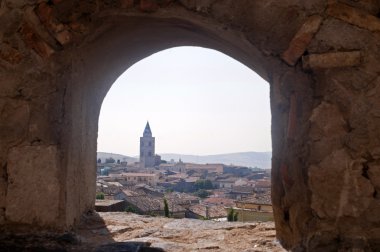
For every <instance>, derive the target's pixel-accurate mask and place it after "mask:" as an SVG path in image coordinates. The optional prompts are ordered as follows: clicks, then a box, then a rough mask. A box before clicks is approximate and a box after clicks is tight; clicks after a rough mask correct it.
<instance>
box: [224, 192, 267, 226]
mask: <svg viewBox="0 0 380 252" xmlns="http://www.w3.org/2000/svg"><path fill="white" fill-rule="evenodd" d="M235 203H236V207H234V210H235V211H236V212H237V213H238V215H237V216H238V221H273V208H272V202H271V199H270V195H269V194H266V195H261V196H255V197H252V198H250V199H245V200H241V201H236V202H235ZM226 209H227V210H228V208H226Z"/></svg>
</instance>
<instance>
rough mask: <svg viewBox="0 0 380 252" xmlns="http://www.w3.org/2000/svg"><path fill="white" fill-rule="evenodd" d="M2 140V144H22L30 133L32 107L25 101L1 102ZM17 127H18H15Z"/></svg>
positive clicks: (0, 124)
mask: <svg viewBox="0 0 380 252" xmlns="http://www.w3.org/2000/svg"><path fill="white" fill-rule="evenodd" d="M0 109H1V110H0V139H1V144H4V145H6V144H15V143H18V142H22V141H23V140H24V139H25V137H26V136H27V133H28V124H29V118H30V107H29V104H28V102H26V101H23V100H17V102H16V101H13V100H11V99H4V103H2V102H0ZM15 125H17V127H16V126H15Z"/></svg>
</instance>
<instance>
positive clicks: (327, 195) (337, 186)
mask: <svg viewBox="0 0 380 252" xmlns="http://www.w3.org/2000/svg"><path fill="white" fill-rule="evenodd" d="M362 161H363V160H352V159H351V157H350V156H349V155H348V153H347V152H346V151H345V150H344V149H341V150H337V151H334V152H332V153H331V154H330V155H329V156H327V157H326V158H325V159H324V160H323V161H322V162H321V163H320V164H319V165H318V166H311V167H310V168H309V184H310V189H311V192H312V200H311V207H312V208H313V209H314V210H315V212H316V213H317V215H318V216H319V217H320V218H331V219H334V218H337V217H338V218H339V217H343V216H346V217H358V216H360V215H361V214H362V213H363V212H364V211H366V209H367V207H368V206H369V205H370V203H371V202H372V200H373V197H372V195H373V192H374V187H373V186H372V185H371V183H370V181H369V179H367V178H365V177H364V176H362V164H361V162H362Z"/></svg>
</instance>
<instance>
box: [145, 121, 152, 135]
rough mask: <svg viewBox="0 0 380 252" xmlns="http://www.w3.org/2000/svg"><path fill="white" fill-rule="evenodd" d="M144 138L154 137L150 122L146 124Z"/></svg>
mask: <svg viewBox="0 0 380 252" xmlns="http://www.w3.org/2000/svg"><path fill="white" fill-rule="evenodd" d="M143 136H150V137H151V136H152V131H151V130H150V125H149V121H147V122H146V126H145V129H144V133H143Z"/></svg>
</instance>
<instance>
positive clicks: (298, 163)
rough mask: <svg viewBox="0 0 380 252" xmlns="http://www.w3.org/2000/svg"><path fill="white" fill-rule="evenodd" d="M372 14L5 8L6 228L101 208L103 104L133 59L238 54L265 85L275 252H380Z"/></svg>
mask: <svg viewBox="0 0 380 252" xmlns="http://www.w3.org/2000/svg"><path fill="white" fill-rule="evenodd" d="M141 6H142V8H140V7H141ZM378 12H379V4H378V2H377V1H376V0H364V1H349V0H341V1H338V2H337V1H320V0H311V1H290V0H286V1H248V0H244V1H243V0H242V1H233V0H220V1H215V0H207V1H203V0H202V1H201V0H186V1H185V0H181V1H169V0H167V1H166V0H163V1H158V0H157V1H153V0H149V1H148V0H147V1H125V0H122V1H119V0H98V1H74V0H65V1H60V0H53V1H26V0H25V1H22V0H18V1H5V0H3V1H1V3H0V23H1V27H0V83H1V85H0V169H1V172H0V176H1V179H0V190H1V191H0V223H1V229H7V230H9V231H13V232H16V231H15V229H16V228H17V227H21V226H22V227H24V231H30V232H32V230H35V229H40V230H45V229H47V228H51V229H54V230H56V231H63V230H69V229H71V228H74V227H77V224H78V223H79V220H80V218H81V216H82V214H83V213H86V212H88V211H91V209H92V208H93V204H94V195H95V183H94V181H95V176H96V175H95V169H94V167H95V162H96V159H95V157H96V138H97V130H98V128H97V123H98V116H99V111H100V107H101V104H102V101H103V99H104V97H105V95H106V94H107V91H108V90H109V88H110V87H111V86H112V83H113V82H114V81H115V80H116V79H117V78H118V77H119V76H120V74H122V73H123V72H124V71H125V70H126V69H128V68H129V67H130V66H132V65H133V64H135V63H136V62H138V61H139V60H141V59H143V58H145V57H147V56H149V55H152V54H153V53H156V52H158V51H161V50H164V49H168V48H172V47H175V46H186V45H187V46H189V45H190V46H201V47H206V48H211V49H215V50H218V51H221V52H223V53H225V54H227V55H230V56H231V57H233V58H235V59H236V60H238V61H240V62H241V63H243V64H245V65H246V66H247V67H249V68H251V69H252V70H254V71H256V72H257V73H258V74H259V75H260V76H262V77H263V78H264V79H266V80H267V81H268V82H269V83H270V85H271V111H272V141H273V143H272V146H273V158H272V185H273V188H272V201H273V208H274V217H275V220H276V236H277V238H278V240H279V242H280V243H281V245H282V246H284V247H285V248H286V249H292V250H294V251H336V250H339V249H340V250H341V251H347V250H349V249H353V250H354V249H362V250H369V249H371V250H372V251H379V250H380V242H379V241H380V236H379V235H378V233H379V228H378V223H379V218H378V217H377V216H379V211H380V206H379V196H378V187H379V185H378V180H379V179H378V177H379V174H378V172H377V170H378V168H377V167H378V165H379V162H380V161H379V160H380V149H379V146H380V137H379V136H380V133H379V129H380V114H379V111H380V102H379V99H378V97H379V96H380V88H379V87H380V78H379V77H378V75H379V74H378V73H379V65H380V60H379V59H380V49H379V48H380V47H379V34H378V30H379V27H380V26H379V21H378V18H377V17H376V16H377V15H378ZM319 17H323V22H322V23H320V18H319ZM305 22H306V23H305ZM309 22H310V23H309ZM318 27H319V28H318ZM284 52H287V53H284ZM286 55H288V56H286ZM300 55H303V56H304V58H303V63H304V66H306V68H305V69H303V68H302V67H301V66H300V65H299V64H297V62H298V60H299V57H300ZM282 56H283V57H282ZM285 56H286V57H285ZM284 60H286V61H285V63H284ZM286 62H288V63H289V64H291V65H289V64H286ZM292 64H294V66H293V65H292ZM309 70H312V71H309ZM319 70H323V71H319ZM168 71H169V73H170V71H172V70H170V69H169V70H168ZM185 78H186V76H185ZM49 153H50V154H49ZM18 156H20V157H21V159H18ZM37 156H38V158H37ZM48 156H49V157H48ZM53 156H55V157H53ZM16 160H17V162H16ZM42 160H43V161H44V162H42ZM29 161H30V162H29ZM58 167H59V168H58ZM57 169H58V170H57ZM45 172H47V174H48V176H42V175H41V174H42V173H45ZM30 174H35V176H34V175H33V176H30ZM49 174H50V175H49ZM57 174H59V176H58V177H57ZM12 179H13V180H12ZM15 182H17V187H16V186H15ZM12 183H13V184H12ZM30 185H31V186H32V188H33V193H32V191H30V190H29V188H30ZM50 187H52V188H54V190H55V191H54V192H51V191H47V190H46V188H50ZM42 189H45V190H42ZM34 191H36V192H34ZM36 194H38V198H37V199H36V198H35V197H37V196H35V195H36ZM25 195H28V196H30V199H33V200H36V201H33V202H30V201H31V200H30V199H29V198H25V197H26V196H25ZM39 199H51V200H52V203H51V204H49V205H47V203H46V202H45V201H37V200H39ZM27 203H30V206H31V207H32V208H31V209H32V213H33V215H26V210H25V205H26V204H27ZM28 207H29V206H28ZM44 207H47V209H50V210H51V211H49V213H45V212H44V211H43V210H42V211H41V213H40V212H39V209H40V208H41V209H43V208H44ZM57 209H58V210H57ZM7 216H8V217H7ZM33 216H34V217H35V218H34V217H33ZM56 217H57V218H56ZM33 218H34V219H33ZM54 218H55V219H54ZM53 219H54V220H53ZM177 224H178V225H183V226H186V225H188V224H187V223H185V222H183V223H177ZM152 225H153V224H152ZM153 226H154V225H153ZM242 230H245V229H244V228H241V229H239V230H237V231H236V233H235V236H238V234H239V232H243V231H242ZM148 231H149V230H148ZM101 232H105V231H104V230H102V231H101ZM173 232H174V231H173ZM175 232H179V231H178V230H176V231H175ZM210 232H211V231H210ZM218 232H220V230H219V231H218ZM223 232H224V231H223ZM132 233H134V232H132ZM124 234H125V233H124ZM135 234H140V231H139V232H135ZM141 234H142V235H146V234H147V233H143V231H141ZM125 235H126V236H127V234H125ZM251 235H252V234H251ZM216 237H217V235H216ZM247 237H248V236H247ZM247 237H246V239H245V240H247V241H248V240H249V238H247ZM211 238H212V237H207V236H205V237H204V238H203V239H204V240H206V239H211ZM161 239H162V237H161ZM153 240H154V239H153V238H152V241H153ZM195 240H196V239H195V238H194V240H193V241H194V242H195ZM159 241H162V240H159ZM204 245H205V247H202V248H201V249H209V250H213V249H214V250H216V246H219V244H204ZM167 246H168V247H170V246H172V248H175V247H176V246H178V244H177V243H171V244H169V245H167ZM170 248H171V247H170ZM253 249H254V248H253ZM238 251H239V249H238Z"/></svg>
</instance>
